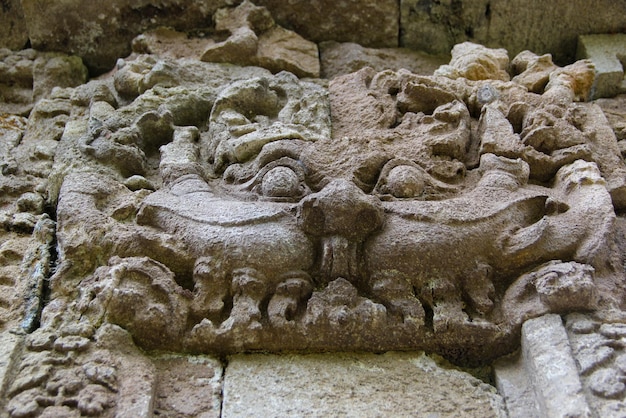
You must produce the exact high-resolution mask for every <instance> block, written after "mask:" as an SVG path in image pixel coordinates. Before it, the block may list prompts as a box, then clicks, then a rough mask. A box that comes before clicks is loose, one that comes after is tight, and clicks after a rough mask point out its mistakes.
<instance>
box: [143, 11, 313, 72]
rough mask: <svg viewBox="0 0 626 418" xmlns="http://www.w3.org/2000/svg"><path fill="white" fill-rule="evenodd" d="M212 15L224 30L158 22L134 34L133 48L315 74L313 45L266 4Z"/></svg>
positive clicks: (163, 54) (174, 55) (157, 53)
mask: <svg viewBox="0 0 626 418" xmlns="http://www.w3.org/2000/svg"><path fill="white" fill-rule="evenodd" d="M215 20H216V30H217V31H218V34H222V33H226V34H227V35H225V36H209V37H207V36H206V35H205V37H202V38H198V37H193V36H192V37H190V36H188V35H187V34H185V33H182V32H177V31H174V30H172V29H169V28H164V27H161V28H157V29H155V30H152V31H148V32H146V33H143V34H141V35H139V36H138V37H137V38H135V39H134V40H133V51H134V52H136V53H140V54H154V55H156V56H160V57H164V58H165V57H167V58H182V57H186V58H196V59H201V60H202V61H205V62H220V63H230V64H237V65H244V66H245V65H258V66H261V67H264V68H267V69H269V70H270V71H272V72H274V73H277V72H280V71H283V70H285V71H290V72H292V73H294V74H295V75H297V76H300V77H319V74H320V63H319V57H318V51H317V45H315V44H314V43H313V42H310V41H307V40H306V39H304V38H302V37H301V36H300V35H298V34H297V33H295V32H292V31H289V30H286V29H284V28H282V27H280V26H278V25H276V24H275V23H274V19H273V18H272V16H271V15H270V14H269V12H268V11H267V9H265V8H264V7H257V6H255V5H253V4H252V3H250V2H249V1H247V0H246V1H244V2H243V3H242V4H241V5H239V6H238V7H236V8H223V9H219V10H218V12H217V14H216V18H215ZM224 37H226V39H225V40H220V39H221V38H224Z"/></svg>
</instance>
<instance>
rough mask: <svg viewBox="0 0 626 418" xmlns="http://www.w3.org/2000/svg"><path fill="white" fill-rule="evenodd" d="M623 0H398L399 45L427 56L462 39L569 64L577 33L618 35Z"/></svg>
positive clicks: (622, 21) (623, 24) (625, 13)
mask: <svg viewBox="0 0 626 418" xmlns="http://www.w3.org/2000/svg"><path fill="white" fill-rule="evenodd" d="M625 16H626V1H624V0H619V1H612V0H601V1H596V2H593V3H590V2H587V1H584V0H580V1H571V0H558V1H551V2H542V1H531V2H529V1H526V0H513V1H510V0H478V1H476V0H460V1H432V0H402V1H401V5H400V20H401V22H400V28H401V29H400V30H401V32H400V45H401V46H405V47H408V48H413V49H418V50H422V51H426V52H430V53H433V54H442V53H446V52H448V51H449V50H450V49H451V48H452V47H453V46H454V45H455V44H457V43H461V42H464V41H471V42H476V43H480V44H483V45H486V46H489V47H501V48H506V49H507V50H508V51H509V52H510V53H511V54H513V55H516V54H518V53H519V52H522V51H523V50H526V49H529V50H531V51H533V52H535V53H538V54H545V53H552V54H553V56H554V58H555V60H556V61H557V62H558V63H561V64H563V63H566V62H571V61H572V60H573V59H574V57H575V53H576V41H577V38H578V36H579V35H581V34H591V33H619V32H623V31H624V28H625V27H626V20H625V19H626V18H625Z"/></svg>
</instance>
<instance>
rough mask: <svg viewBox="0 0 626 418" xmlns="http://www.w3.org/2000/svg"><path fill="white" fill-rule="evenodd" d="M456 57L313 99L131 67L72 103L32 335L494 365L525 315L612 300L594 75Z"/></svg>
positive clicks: (173, 66) (284, 79)
mask: <svg viewBox="0 0 626 418" xmlns="http://www.w3.org/2000/svg"><path fill="white" fill-rule="evenodd" d="M463 48H469V49H467V50H466V51H465V52H464V51H463ZM468 51H469V52H468ZM456 53H458V54H459V55H458V57H457V58H454V57H453V60H452V61H451V64H450V65H449V66H446V67H445V68H442V69H441V71H439V72H438V73H437V74H438V75H434V76H418V75H415V74H412V73H410V72H408V71H406V70H398V71H391V70H387V71H383V72H378V73H377V72H376V71H374V70H372V69H370V68H365V69H362V70H360V71H358V72H356V73H352V74H348V75H344V76H339V77H337V78H335V79H333V80H332V81H331V82H330V83H329V85H328V87H324V86H323V83H319V84H316V83H313V82H310V81H303V80H300V79H298V78H297V77H295V76H294V75H292V74H290V73H287V72H280V73H278V74H274V75H273V74H271V73H270V72H269V71H267V70H264V69H260V68H256V67H244V68H240V67H235V66H231V65H227V64H209V63H203V62H198V61H192V60H184V59H180V60H177V61H173V60H169V59H166V58H163V59H157V58H155V57H152V56H147V55H143V56H139V57H137V58H136V59H134V60H127V61H125V62H120V63H119V64H118V71H117V73H116V74H115V76H114V77H113V79H109V80H107V79H103V80H94V81H91V82H89V83H88V84H86V85H84V86H81V87H79V88H77V89H75V90H74V91H73V93H72V94H71V95H70V96H69V97H68V98H67V99H65V100H66V101H65V103H67V104H68V106H71V109H72V110H71V114H70V116H69V118H68V120H67V123H66V125H65V129H64V131H63V135H62V137H61V139H60V142H59V144H58V147H57V152H56V157H55V165H54V170H53V172H52V174H51V176H50V191H49V193H50V196H51V198H52V199H58V205H57V215H58V231H57V238H58V246H59V260H60V261H61V264H60V265H59V267H58V269H57V271H56V273H55V274H54V276H53V277H52V280H51V291H52V295H51V302H50V303H49V304H48V305H47V306H46V308H45V309H44V311H43V315H42V325H43V326H44V328H45V327H47V326H55V327H61V328H63V327H68V326H72V327H78V329H82V330H92V331H91V332H95V330H96V329H98V328H99V327H101V326H102V325H103V324H114V325H117V326H120V327H122V328H124V329H126V330H127V331H128V332H130V334H131V335H132V337H133V339H134V341H135V343H136V344H137V345H138V346H139V347H141V348H143V349H148V350H153V349H154V350H171V351H176V352H191V353H221V354H230V353H236V352H242V351H253V350H263V351H276V352H278V351H284V350H295V351H326V350H366V351H386V350H405V349H423V350H428V351H434V352H438V353H440V354H443V355H444V356H446V357H447V358H449V359H452V360H454V361H456V362H463V363H467V364H470V363H480V362H487V361H489V360H491V359H493V358H495V357H497V356H499V355H502V354H505V353H507V352H510V351H512V350H513V349H514V348H515V347H516V346H517V344H518V336H519V332H520V327H521V324H522V323H523V321H524V320H526V319H528V318H530V317H534V316H538V315H542V314H544V313H548V312H555V313H561V312H567V311H569V310H587V309H595V308H596V307H597V306H599V304H601V305H602V306H603V307H605V308H606V307H610V306H619V305H620V304H621V303H623V298H624V288H623V285H622V284H621V282H622V280H623V277H622V274H623V273H622V268H621V260H620V253H619V251H617V249H616V245H615V243H614V242H613V236H614V234H613V231H614V223H615V220H616V215H615V209H616V208H617V209H620V210H621V209H623V208H624V207H626V194H625V190H626V188H625V184H624V181H625V179H626V167H625V166H624V163H623V161H622V159H621V156H620V150H619V147H618V145H617V141H616V138H615V135H614V133H613V131H612V129H611V127H610V126H609V125H608V123H607V122H606V119H605V118H604V116H603V115H602V113H601V111H600V109H599V108H598V107H597V106H596V105H594V104H590V103H584V102H580V101H579V100H584V99H585V98H586V97H587V95H588V89H589V88H590V84H589V83H588V80H589V79H590V77H591V79H593V74H592V73H593V68H592V66H591V65H590V64H589V63H588V62H579V63H576V64H574V65H572V66H569V67H565V68H559V67H556V66H554V65H552V66H548V67H546V66H541V68H540V69H539V70H538V71H541V74H542V75H541V76H540V77H539V78H541V77H544V78H545V83H541V82H535V83H534V84H533V92H529V91H528V88H527V87H526V86H525V85H524V84H520V83H519V82H518V81H519V80H526V81H527V80H529V79H533V80H534V79H537V77H535V78H533V77H531V74H530V73H528V72H532V71H535V70H536V67H535V66H532V65H527V66H526V67H524V65H523V63H524V62H526V61H528V62H534V61H537V59H538V57H534V58H533V56H532V54H530V56H529V55H528V54H526V55H524V56H522V57H520V58H519V59H517V61H516V62H517V63H518V65H517V67H515V68H517V70H516V71H517V72H518V73H514V74H508V73H507V72H506V71H505V70H506V69H507V68H508V63H507V62H506V61H507V59H506V54H504V56H503V55H502V53H501V51H499V50H495V51H494V50H488V49H486V48H475V47H474V46H471V45H465V44H464V45H461V46H459V48H458V49H456ZM464 53H466V55H464ZM459 57H461V58H459ZM524 60H526V61H524ZM520 63H521V64H520ZM546 68H547V69H546ZM459 74H461V76H459ZM520 74H522V75H524V76H523V77H519V78H518V77H515V76H518V75H520ZM505 76H506V77H505ZM511 77H515V78H514V79H513V81H508V80H509V79H510V78H511ZM85 332H87V331H85ZM87 334H89V332H87Z"/></svg>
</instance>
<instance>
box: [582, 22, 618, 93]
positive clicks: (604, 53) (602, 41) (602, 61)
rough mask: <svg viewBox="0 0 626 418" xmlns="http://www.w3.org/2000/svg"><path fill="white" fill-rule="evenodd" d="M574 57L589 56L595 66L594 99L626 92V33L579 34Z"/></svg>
mask: <svg viewBox="0 0 626 418" xmlns="http://www.w3.org/2000/svg"><path fill="white" fill-rule="evenodd" d="M576 57H577V58H578V59H582V58H589V59H590V60H591V61H593V63H594V65H595V67H596V79H595V82H594V90H593V93H592V94H593V98H594V99H597V98H600V97H614V96H616V95H618V94H621V93H626V81H625V80H624V66H623V64H622V62H623V61H624V60H626V34H611V35H584V36H579V37H578V50H577V52H576Z"/></svg>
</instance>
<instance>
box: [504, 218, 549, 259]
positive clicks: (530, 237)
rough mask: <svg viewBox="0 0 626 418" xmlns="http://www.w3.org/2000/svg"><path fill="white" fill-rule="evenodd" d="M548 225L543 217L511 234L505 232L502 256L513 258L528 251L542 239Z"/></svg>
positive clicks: (546, 219)
mask: <svg viewBox="0 0 626 418" xmlns="http://www.w3.org/2000/svg"><path fill="white" fill-rule="evenodd" d="M548 225H549V221H548V217H547V216H544V217H543V218H541V219H540V220H539V221H538V222H535V223H534V224H532V225H530V226H527V227H524V228H520V229H518V230H517V231H515V232H513V233H512V234H511V233H509V232H506V233H505V235H504V236H503V237H502V238H503V239H502V250H503V251H504V254H505V255H507V256H513V257H515V256H517V255H518V254H520V253H521V252H523V251H526V250H528V249H530V248H531V247H532V246H534V245H536V244H537V243H538V242H539V241H541V240H542V239H543V238H544V235H545V233H546V230H547V229H548Z"/></svg>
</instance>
